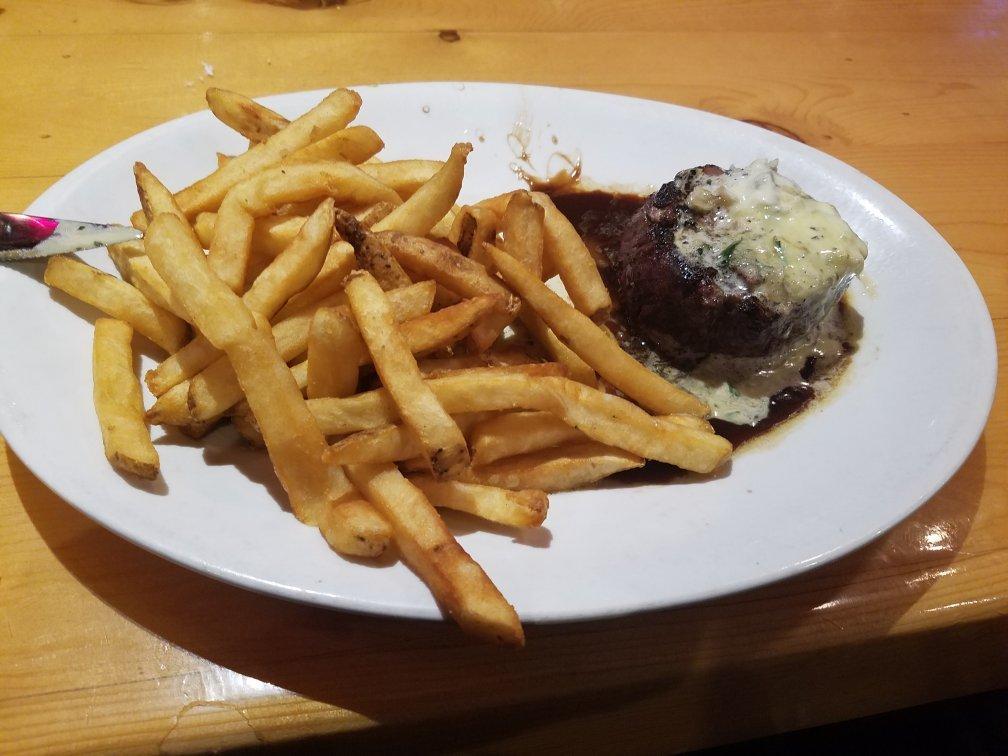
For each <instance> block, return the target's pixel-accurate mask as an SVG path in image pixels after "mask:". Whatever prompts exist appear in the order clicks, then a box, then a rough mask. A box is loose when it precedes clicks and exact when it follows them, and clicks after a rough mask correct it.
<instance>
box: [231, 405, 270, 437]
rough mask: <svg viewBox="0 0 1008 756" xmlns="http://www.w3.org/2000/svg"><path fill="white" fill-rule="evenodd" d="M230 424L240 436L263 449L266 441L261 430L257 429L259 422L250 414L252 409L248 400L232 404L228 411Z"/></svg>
mask: <svg viewBox="0 0 1008 756" xmlns="http://www.w3.org/2000/svg"><path fill="white" fill-rule="evenodd" d="M230 416H231V424H232V425H233V426H234V428H235V430H236V431H238V433H240V434H241V437H242V438H244V439H245V440H246V441H248V442H249V444H251V445H252V446H254V447H256V448H257V449H265V448H266V442H265V441H263V437H262V432H261V431H260V430H259V423H258V422H257V421H256V419H255V415H253V414H252V409H251V408H250V407H249V405H248V402H246V401H245V400H244V399H242V400H241V401H240V402H238V404H236V405H235V406H234V408H233V409H232V410H231V413H230Z"/></svg>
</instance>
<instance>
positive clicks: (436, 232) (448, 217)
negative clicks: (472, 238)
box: [427, 205, 461, 239]
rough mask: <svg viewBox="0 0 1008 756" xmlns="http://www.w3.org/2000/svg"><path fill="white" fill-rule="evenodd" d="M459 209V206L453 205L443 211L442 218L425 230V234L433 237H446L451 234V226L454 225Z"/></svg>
mask: <svg viewBox="0 0 1008 756" xmlns="http://www.w3.org/2000/svg"><path fill="white" fill-rule="evenodd" d="M459 210H461V208H460V207H459V206H458V205H455V206H454V207H453V208H452V209H451V210H449V211H448V212H447V213H445V216H444V218H442V219H441V220H439V221H438V222H437V223H435V224H434V227H433V228H432V229H431V230H430V231H428V232H427V235H428V236H430V237H432V238H434V239H447V238H448V236H449V234H451V230H452V227H453V226H454V225H455V216H456V215H458V213H459Z"/></svg>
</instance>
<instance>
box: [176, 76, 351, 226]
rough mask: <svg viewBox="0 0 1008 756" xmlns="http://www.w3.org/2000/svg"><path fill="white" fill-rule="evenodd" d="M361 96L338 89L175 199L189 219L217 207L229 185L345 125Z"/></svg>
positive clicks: (348, 121) (264, 168)
mask: <svg viewBox="0 0 1008 756" xmlns="http://www.w3.org/2000/svg"><path fill="white" fill-rule="evenodd" d="M360 106H361V99H360V96H359V95H358V94H357V93H356V92H351V91H350V90H348V89H338V90H336V91H334V92H332V93H330V94H329V95H328V96H326V98H325V99H324V100H322V102H320V103H319V104H318V105H316V106H315V107H314V108H312V109H311V110H309V111H308V112H307V113H305V114H304V115H302V116H301V117H300V118H298V119H296V120H294V121H292V122H291V123H290V124H288V125H287V126H285V127H284V128H283V129H281V130H280V131H278V132H276V133H275V134H273V135H272V136H270V137H269V138H268V139H267V140H266V141H265V142H263V143H262V144H259V145H256V146H255V147H253V148H251V149H250V150H249V151H248V152H245V153H243V154H241V155H238V156H236V157H235V158H234V159H233V160H229V161H228V162H227V164H226V165H224V166H222V167H221V168H218V169H217V170H216V171H214V172H213V173H211V174H210V175H209V176H207V177H206V178H204V179H201V180H199V181H197V182H196V183H195V184H192V185H191V186H188V187H186V188H185V189H183V190H182V191H180V192H178V193H176V195H175V201H176V202H178V205H179V207H180V208H182V211H183V212H184V213H185V214H186V216H187V217H189V218H194V217H195V216H196V214H197V213H199V212H202V211H204V210H214V209H216V208H217V207H218V206H219V205H220V204H221V202H222V200H223V199H224V195H225V194H227V192H228V190H229V189H231V187H233V186H236V185H237V184H239V183H241V182H242V181H245V180H247V179H249V178H251V177H252V176H255V175H256V174H257V173H259V172H261V171H264V170H266V169H267V168H271V167H273V166H275V165H276V164H277V163H279V162H280V161H281V160H283V159H284V158H285V157H287V156H288V155H289V154H291V153H292V152H294V151H295V150H299V149H301V148H302V147H305V146H307V145H308V144H310V143H311V142H315V141H318V140H319V139H322V138H324V137H327V136H329V135H330V134H332V133H334V132H336V131H339V130H340V129H342V128H345V127H346V125H347V124H348V123H350V121H351V120H353V118H354V116H355V115H357V111H358V110H360Z"/></svg>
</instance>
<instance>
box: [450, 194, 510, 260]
mask: <svg viewBox="0 0 1008 756" xmlns="http://www.w3.org/2000/svg"><path fill="white" fill-rule="evenodd" d="M499 223H500V218H499V217H498V215H497V213H495V212H494V211H493V210H491V209H489V208H486V207H480V206H479V205H472V206H468V205H467V206H465V207H463V208H461V209H460V210H459V211H458V213H457V214H456V215H455V221H454V223H453V224H452V228H451V231H450V232H449V234H448V238H449V239H450V240H451V241H452V242H453V243H454V244H455V246H456V247H458V249H459V252H461V253H462V254H463V255H465V256H466V257H471V258H472V259H473V260H475V261H476V262H478V263H480V265H484V266H485V265H486V252H485V251H484V250H483V244H484V243H485V242H492V241H493V240H494V239H495V238H496V236H497V227H498V224H499Z"/></svg>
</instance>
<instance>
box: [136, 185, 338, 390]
mask: <svg viewBox="0 0 1008 756" xmlns="http://www.w3.org/2000/svg"><path fill="white" fill-rule="evenodd" d="M332 222H333V202H332V200H326V201H325V202H323V203H322V204H320V205H319V207H318V209H316V211H315V212H314V213H313V214H312V216H311V218H309V219H308V222H307V223H305V225H304V226H303V227H302V229H301V231H300V232H299V233H298V235H297V237H296V238H295V239H294V240H293V241H292V242H291V244H290V246H289V247H288V248H287V250H286V251H285V252H283V253H282V254H280V255H278V256H277V258H276V259H275V260H273V262H272V263H271V264H270V265H269V266H268V267H267V268H266V270H264V271H263V272H262V274H260V275H259V276H258V277H257V278H256V280H255V282H254V283H253V284H252V286H251V288H249V290H248V291H247V292H246V293H245V295H244V296H243V297H242V301H243V302H244V303H245V305H246V306H247V307H248V308H249V310H251V311H252V312H256V313H259V314H261V315H263V316H265V317H266V318H270V317H272V316H273V315H274V313H275V312H276V311H277V309H278V308H279V307H280V306H282V305H283V304H284V303H285V302H286V301H287V300H288V299H289V298H290V297H291V295H293V294H296V293H297V292H299V291H301V290H303V289H304V288H305V287H306V286H307V285H308V284H309V282H311V280H312V279H313V278H314V277H315V275H316V274H317V273H319V269H320V268H321V267H322V265H323V259H325V257H324V256H325V255H326V251H327V249H328V247H329V238H330V236H331V235H332ZM347 272H349V267H346V269H345V272H344V275H345V274H346V273H347ZM176 304H179V303H178V302H177V301H176ZM220 357H221V352H220V350H218V349H215V348H214V347H213V345H212V344H211V343H210V342H209V341H208V340H207V339H206V338H205V337H204V336H197V337H196V338H194V339H193V340H192V341H190V342H189V343H188V344H186V345H185V346H184V347H183V348H182V349H180V350H179V351H177V352H176V353H175V354H173V355H171V356H170V357H168V358H167V359H165V360H164V361H162V362H161V364H160V365H158V366H157V367H156V368H154V369H153V370H150V371H148V372H147V375H146V376H145V377H144V380H145V382H146V383H147V388H148V389H149V390H150V392H151V393H152V394H154V395H155V396H161V395H162V394H164V393H165V391H167V390H168V389H170V388H171V387H172V386H175V385H177V384H178V383H180V382H181V381H184V380H185V379H187V378H191V377H192V376H194V375H196V374H197V373H199V372H200V371H201V370H203V368H205V367H206V366H207V365H209V364H210V363H212V362H213V361H214V360H216V359H218V358H220Z"/></svg>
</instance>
